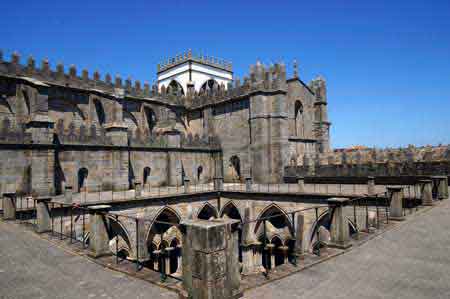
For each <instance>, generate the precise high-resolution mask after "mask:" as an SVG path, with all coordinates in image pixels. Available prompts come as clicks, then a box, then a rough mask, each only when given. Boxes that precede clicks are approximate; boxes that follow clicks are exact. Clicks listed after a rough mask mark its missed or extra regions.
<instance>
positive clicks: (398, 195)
mask: <svg viewBox="0 0 450 299" xmlns="http://www.w3.org/2000/svg"><path fill="white" fill-rule="evenodd" d="M387 193H388V197H389V200H390V203H391V204H390V205H391V206H390V211H389V219H390V220H397V221H402V220H405V217H404V216H403V188H402V187H387Z"/></svg>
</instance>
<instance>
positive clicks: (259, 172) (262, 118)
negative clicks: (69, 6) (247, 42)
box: [244, 62, 289, 183]
mask: <svg viewBox="0 0 450 299" xmlns="http://www.w3.org/2000/svg"><path fill="white" fill-rule="evenodd" d="M250 77H251V79H250V81H251V85H252V89H254V90H255V91H254V92H252V93H251V94H250V117H249V123H250V130H251V144H250V154H251V157H252V177H253V179H254V181H255V182H258V183H276V182H280V181H282V179H283V171H284V166H285V165H286V163H287V161H288V151H287V148H288V143H289V141H288V138H289V136H288V135H289V124H288V114H287V96H286V94H287V85H286V68H285V66H284V65H283V64H275V65H274V66H272V67H270V68H268V69H265V67H264V66H263V65H262V64H261V63H259V62H258V63H257V64H256V65H255V66H253V67H252V68H251V70H250ZM244 84H245V83H244Z"/></svg>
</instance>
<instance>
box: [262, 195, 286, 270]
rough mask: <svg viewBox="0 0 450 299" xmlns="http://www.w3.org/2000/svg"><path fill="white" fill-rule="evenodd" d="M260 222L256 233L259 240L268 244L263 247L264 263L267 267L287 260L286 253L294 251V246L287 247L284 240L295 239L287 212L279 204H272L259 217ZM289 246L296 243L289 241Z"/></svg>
mask: <svg viewBox="0 0 450 299" xmlns="http://www.w3.org/2000/svg"><path fill="white" fill-rule="evenodd" d="M258 219H259V220H258V222H257V223H256V226H255V234H256V235H257V236H258V240H259V241H260V242H262V243H263V244H264V243H265V244H266V247H265V248H262V250H263V251H262V252H261V258H262V265H263V266H264V267H265V268H266V269H270V268H273V267H275V266H277V265H281V264H283V263H284V262H285V259H286V261H287V256H286V254H287V253H288V252H292V251H293V249H294V248H290V247H288V248H286V246H284V245H283V241H282V239H284V240H288V239H293V236H292V232H293V228H292V223H291V222H290V220H289V218H288V216H287V214H286V213H285V212H284V211H283V210H282V209H281V208H280V207H278V206H277V205H275V204H272V205H270V206H268V207H267V208H266V209H265V210H264V211H263V212H262V213H261V215H260V216H259V217H258ZM287 244H288V246H293V244H294V243H292V242H291V243H289V242H287Z"/></svg>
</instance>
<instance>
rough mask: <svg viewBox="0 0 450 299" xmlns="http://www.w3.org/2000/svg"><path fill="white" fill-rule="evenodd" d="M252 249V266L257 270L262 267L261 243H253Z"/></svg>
mask: <svg viewBox="0 0 450 299" xmlns="http://www.w3.org/2000/svg"><path fill="white" fill-rule="evenodd" d="M253 248H254V249H253V250H254V251H253V265H254V267H255V269H258V268H261V267H262V252H263V248H262V243H261V242H259V241H255V243H254V244H253Z"/></svg>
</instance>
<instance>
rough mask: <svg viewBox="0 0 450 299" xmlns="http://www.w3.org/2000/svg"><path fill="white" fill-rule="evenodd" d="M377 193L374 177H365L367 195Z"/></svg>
mask: <svg viewBox="0 0 450 299" xmlns="http://www.w3.org/2000/svg"><path fill="white" fill-rule="evenodd" d="M376 193H377V192H376V191H375V177H373V176H369V177H367V194H368V195H375V194H376Z"/></svg>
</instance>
